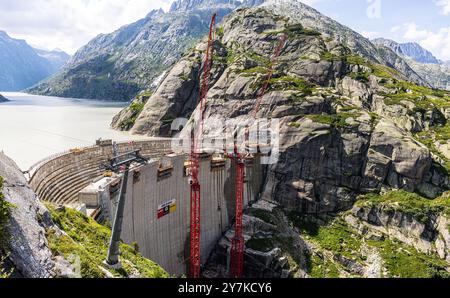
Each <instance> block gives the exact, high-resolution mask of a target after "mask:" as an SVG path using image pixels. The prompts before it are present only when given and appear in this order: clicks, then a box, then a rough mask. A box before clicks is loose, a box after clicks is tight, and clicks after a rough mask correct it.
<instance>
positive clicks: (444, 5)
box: [436, 0, 450, 16]
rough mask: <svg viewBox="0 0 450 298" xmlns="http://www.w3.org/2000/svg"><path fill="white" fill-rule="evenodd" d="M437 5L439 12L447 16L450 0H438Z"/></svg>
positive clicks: (449, 12)
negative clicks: (439, 8)
mask: <svg viewBox="0 0 450 298" xmlns="http://www.w3.org/2000/svg"><path fill="white" fill-rule="evenodd" d="M436 5H437V6H440V7H441V13H442V14H443V15H446V16H448V15H449V14H450V0H438V1H437V2H436Z"/></svg>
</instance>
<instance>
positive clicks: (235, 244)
mask: <svg viewBox="0 0 450 298" xmlns="http://www.w3.org/2000/svg"><path fill="white" fill-rule="evenodd" d="M286 40H287V36H286V35H283V36H282V37H281V39H280V41H279V43H278V45H277V47H276V48H275V52H274V54H273V56H272V59H271V61H270V67H269V73H268V75H267V78H266V80H265V82H264V84H263V86H262V87H261V89H260V91H259V93H258V98H257V99H256V102H255V104H254V105H253V109H252V112H251V113H250V116H251V117H252V118H253V119H255V118H256V115H257V114H258V111H259V108H260V106H261V102H262V100H263V97H264V95H265V93H266V91H267V88H268V87H269V83H270V80H271V79H272V76H273V72H274V67H275V64H276V62H277V60H278V57H279V56H280V53H281V50H282V49H283V47H284V45H285V43H286ZM245 134H246V137H247V136H248V128H247V129H246V133H245ZM228 157H230V158H231V159H232V160H234V161H235V164H236V216H235V226H234V238H233V239H232V241H231V252H230V275H231V277H232V278H241V277H243V274H244V250H245V244H244V236H243V234H242V226H243V224H242V219H243V213H244V183H245V181H244V180H245V160H244V155H243V154H242V153H240V152H239V150H238V145H237V141H236V138H235V142H234V153H233V154H232V155H228Z"/></svg>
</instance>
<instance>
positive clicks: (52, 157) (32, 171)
mask: <svg viewBox="0 0 450 298" xmlns="http://www.w3.org/2000/svg"><path fill="white" fill-rule="evenodd" d="M169 140H170V139H166V138H154V139H148V140H130V141H122V142H117V143H116V144H117V146H121V145H122V146H123V145H129V144H142V143H148V142H158V141H160V142H163V141H169ZM101 147H102V146H99V145H92V146H88V147H80V148H77V149H80V150H82V151H87V150H92V149H96V148H101ZM73 150H74V149H69V150H66V151H63V152H60V153H56V154H53V155H50V156H48V157H46V158H44V159H42V160H40V161H38V162H36V163H35V164H33V165H32V166H31V167H30V168H29V169H28V171H26V172H25V173H27V174H28V177H27V178H28V181H29V182H30V181H31V180H33V177H34V175H35V174H36V172H38V171H39V169H41V168H42V167H44V166H45V165H46V164H48V163H49V162H52V161H54V160H55V159H57V158H61V157H64V156H66V155H71V154H74V151H73Z"/></svg>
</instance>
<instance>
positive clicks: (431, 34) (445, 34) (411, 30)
mask: <svg viewBox="0 0 450 298" xmlns="http://www.w3.org/2000/svg"><path fill="white" fill-rule="evenodd" d="M391 32H393V33H398V34H401V37H402V38H403V39H405V40H409V41H416V42H418V43H419V44H420V45H421V46H423V47H424V48H426V49H427V50H429V51H431V52H432V53H434V54H435V55H436V56H438V58H439V59H443V60H450V27H443V28H440V29H438V30H436V31H430V30H425V29H423V30H420V29H419V28H418V26H417V25H416V24H415V23H405V24H403V25H400V26H396V27H393V28H392V29H391Z"/></svg>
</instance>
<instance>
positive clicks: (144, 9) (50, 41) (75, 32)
mask: <svg viewBox="0 0 450 298" xmlns="http://www.w3.org/2000/svg"><path fill="white" fill-rule="evenodd" d="M171 2H172V0H71V1H67V0H33V1H29V0H14V1H9V0H0V14H1V17H0V30H4V31H6V32H8V34H10V35H11V36H13V37H15V38H21V39H25V40H27V41H28V42H29V43H30V44H32V45H33V46H36V47H40V48H44V49H53V48H61V49H63V50H65V51H67V52H69V53H71V54H72V53H74V52H75V51H76V50H77V49H78V48H79V47H81V46H83V45H84V44H86V43H87V42H88V41H89V40H91V39H92V38H93V37H95V36H96V35H98V34H100V33H109V32H112V31H114V30H116V29H118V28H119V27H121V26H123V25H125V24H129V23H131V22H134V21H137V20H138V19H141V18H143V17H145V16H146V15H147V14H148V13H149V12H150V11H151V10H152V9H155V8H160V7H162V8H163V9H165V10H167V9H168V8H169V6H170V3H171Z"/></svg>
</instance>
